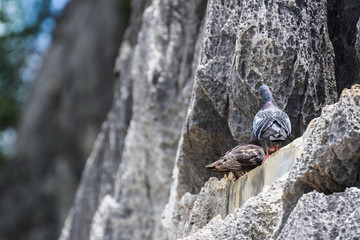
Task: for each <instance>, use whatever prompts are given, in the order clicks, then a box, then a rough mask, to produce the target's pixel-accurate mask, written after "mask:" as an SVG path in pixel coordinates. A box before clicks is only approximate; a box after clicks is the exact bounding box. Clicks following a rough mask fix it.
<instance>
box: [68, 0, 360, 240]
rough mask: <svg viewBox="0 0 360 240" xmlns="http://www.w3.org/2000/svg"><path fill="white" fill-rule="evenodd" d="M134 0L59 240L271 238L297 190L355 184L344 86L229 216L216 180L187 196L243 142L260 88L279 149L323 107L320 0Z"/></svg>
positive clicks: (331, 80)
mask: <svg viewBox="0 0 360 240" xmlns="http://www.w3.org/2000/svg"><path fill="white" fill-rule="evenodd" d="M134 4H135V6H137V7H135V11H136V12H137V13H141V16H142V20H141V22H140V20H136V21H135V20H134V18H133V24H132V25H131V27H130V29H129V33H128V39H126V41H125V42H124V43H123V45H122V48H121V49H120V57H119V60H118V64H117V66H118V70H119V71H120V73H121V77H120V79H119V83H118V87H117V89H116V92H115V100H114V106H113V109H112V110H111V112H110V114H109V118H108V120H107V122H106V123H105V124H104V126H103V131H102V133H101V134H100V136H99V139H98V142H97V145H96V147H95V150H94V152H93V154H92V156H91V157H90V159H89V161H88V163H87V168H86V170H85V172H84V175H83V182H82V184H81V186H80V188H79V190H78V195H77V200H76V202H75V205H74V207H73V210H72V211H71V213H70V215H69V217H68V220H67V224H66V226H65V227H64V229H63V235H62V238H61V239H89V238H90V239H166V238H168V239H178V238H182V237H185V238H187V239H231V238H233V239H244V238H245V239H246V238H252V239H268V238H276V237H278V236H280V234H282V230H283V229H285V226H286V223H287V221H288V220H289V219H290V218H289V216H290V214H291V212H292V211H293V209H294V207H295V206H296V203H297V202H298V200H299V199H300V198H301V197H302V196H303V195H304V194H305V193H307V192H311V191H313V190H317V191H320V192H323V193H332V192H333V191H343V190H344V189H345V188H346V187H348V186H358V179H359V178H358V177H356V176H358V175H357V174H358V172H357V171H358V170H357V169H359V168H358V167H357V166H358V165H356V164H357V162H358V157H357V156H359V155H357V154H359V145H358V144H357V143H358V142H360V138H359V135H358V130H359V129H360V128H359V126H358V123H359V117H358V115H359V114H358V112H359V110H358V108H359V106H358V105H359V99H358V98H359V94H358V88H359V87H358V86H357V87H354V88H353V89H352V90H351V91H350V90H348V91H345V92H344V94H343V96H342V98H341V100H340V102H339V103H338V104H335V105H332V106H329V107H326V108H325V109H324V111H323V116H322V117H321V118H320V119H318V120H315V121H314V122H313V124H311V128H310V129H309V131H311V134H310V136H309V137H308V139H307V142H306V143H305V145H304V152H303V155H301V157H300V156H297V159H296V162H295V165H296V167H294V169H293V170H292V171H291V172H290V173H289V174H288V175H285V176H284V177H283V178H281V179H279V180H278V181H277V182H275V183H274V184H272V185H271V186H267V187H266V189H264V190H263V191H262V192H261V193H260V194H259V195H258V196H257V197H254V198H251V199H249V200H248V201H247V202H245V203H244V205H243V207H241V208H239V209H237V210H235V212H234V213H232V214H229V215H227V214H228V211H227V210H226V208H225V207H224V206H225V205H226V204H227V203H229V201H228V196H227V195H226V194H225V191H224V189H225V188H227V184H228V182H227V180H220V181H219V180H217V179H215V178H211V180H210V182H208V184H206V186H205V188H203V189H202V190H201V188H202V187H203V186H204V184H205V183H206V181H207V180H208V179H209V178H210V177H211V176H219V175H217V174H216V173H215V174H214V173H209V172H207V171H206V170H205V168H204V166H205V165H207V164H209V163H211V162H213V161H215V160H216V159H218V158H219V157H220V156H221V155H222V154H223V153H225V151H226V150H228V149H230V148H231V147H233V146H235V145H236V144H237V142H245V141H247V140H248V136H250V132H251V125H252V120H253V117H254V116H255V114H256V112H257V110H258V106H259V97H258V95H257V89H258V87H259V86H260V85H262V84H264V83H265V84H267V85H268V86H269V87H270V88H271V90H272V92H273V95H274V97H275V100H276V102H277V103H278V105H279V107H280V108H281V109H283V110H284V111H285V112H287V113H288V115H289V117H290V119H291V123H292V126H293V131H292V132H293V135H292V136H291V138H290V139H289V141H291V140H292V139H294V138H296V137H299V136H300V135H302V134H303V133H304V131H305V128H306V126H307V125H308V124H309V122H310V121H311V119H313V118H314V117H318V116H319V115H320V113H321V110H322V107H324V106H325V105H326V104H332V103H334V102H335V101H336V99H337V92H336V90H337V88H336V81H335V70H334V69H335V67H334V57H335V55H334V49H333V45H332V43H331V42H330V40H329V34H328V24H327V23H328V18H327V13H328V12H327V9H328V5H327V1H325V0H321V1H311V0H304V1H294V0H286V1H284V0H281V1H280V0H275V1H262V2H261V1H260V2H259V1H255V0H250V1H240V2H239V1H220V0H209V1H208V2H207V9H205V7H206V1H204V0H197V1H185V0H177V1H169V0H154V1H152V2H148V3H145V1H134ZM205 10H206V15H205ZM133 16H134V15H133ZM140 26H141V27H140ZM193 79H194V81H193ZM191 91H192V94H191ZM190 95H191V99H190ZM129 104H130V107H129ZM186 109H187V112H186ZM356 114H357V115H356ZM347 118H349V120H346V121H345V119H347ZM184 119H185V123H184V124H183V122H184ZM119 120H120V121H119ZM181 126H182V130H181ZM180 130H181V132H180ZM175 156H176V161H175V166H174V162H173V160H174V158H175ZM327 161H331V162H332V164H328V162H327ZM171 174H172V179H171ZM344 175H346V176H344ZM171 180H172V186H171V190H170V184H171ZM169 192H170V195H169ZM166 203H167V205H166V207H165V204H166ZM164 207H165V210H163V209H164ZM161 213H162V216H161V217H160V215H161ZM218 215H219V216H218ZM226 215H227V216H226ZM225 216H226V217H225ZM222 217H225V219H222ZM354 218H355V217H354ZM211 219H212V220H211ZM198 220H199V221H198ZM160 221H161V222H162V224H163V226H161V223H160ZM209 221H210V222H209ZM294 221H295V220H294ZM206 224H207V225H206ZM188 234H189V235H188ZM284 234H285V232H284Z"/></svg>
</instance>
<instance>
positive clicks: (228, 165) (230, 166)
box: [206, 133, 265, 180]
mask: <svg viewBox="0 0 360 240" xmlns="http://www.w3.org/2000/svg"><path fill="white" fill-rule="evenodd" d="M264 158H265V152H264V150H263V149H262V147H261V145H260V141H259V139H257V138H256V136H255V135H254V134H253V133H252V134H251V137H250V141H249V142H248V143H247V144H243V145H238V146H236V147H234V148H233V149H231V150H229V151H228V152H226V153H225V155H224V156H223V157H221V158H220V159H219V160H217V161H215V162H213V163H211V164H209V165H207V166H206V170H208V171H213V172H233V173H234V175H235V180H236V178H237V177H239V176H242V175H244V174H245V173H246V172H248V171H250V170H252V169H254V168H256V167H257V166H259V165H261V163H262V161H263V159H264ZM238 173H239V175H238Z"/></svg>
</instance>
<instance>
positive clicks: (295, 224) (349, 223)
mask: <svg viewBox="0 0 360 240" xmlns="http://www.w3.org/2000/svg"><path fill="white" fill-rule="evenodd" d="M359 204H360V189H358V188H355V187H352V188H348V189H346V191H345V192H342V193H334V194H331V195H325V194H323V193H318V192H311V193H308V194H305V195H304V196H302V197H301V198H300V199H299V201H298V203H297V204H296V207H295V208H294V210H293V211H292V212H291V214H290V216H289V218H288V220H287V222H286V224H285V226H284V228H283V230H282V232H281V234H280V235H279V237H278V238H277V239H293V238H294V236H296V238H297V239H354V238H355V239H356V237H359V236H360V211H359Z"/></svg>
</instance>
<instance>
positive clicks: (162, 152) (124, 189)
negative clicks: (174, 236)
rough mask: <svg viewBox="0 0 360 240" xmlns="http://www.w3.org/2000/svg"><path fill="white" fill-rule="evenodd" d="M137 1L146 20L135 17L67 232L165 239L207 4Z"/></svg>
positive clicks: (69, 234) (71, 235)
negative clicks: (165, 219) (163, 218)
mask: <svg viewBox="0 0 360 240" xmlns="http://www.w3.org/2000/svg"><path fill="white" fill-rule="evenodd" d="M134 4H135V10H134V11H136V12H137V13H138V14H139V15H142V21H141V22H139V21H135V20H134V19H133V21H132V26H131V27H130V30H129V32H128V33H127V36H126V39H125V41H124V42H123V44H122V47H121V49H120V56H119V58H118V62H117V70H118V71H119V72H120V79H119V83H118V86H117V88H116V93H115V100H114V105H113V108H112V110H111V111H110V113H109V117H108V120H107V121H106V122H105V123H104V125H103V130H102V132H101V134H100V135H99V138H98V140H97V144H96V146H95V149H94V152H93V154H92V155H91V157H90V158H89V160H88V162H87V166H86V169H85V171H84V174H83V181H82V183H81V185H80V187H79V189H78V193H77V198H76V202H75V205H74V207H73V208H72V210H71V212H70V214H69V216H68V219H67V221H66V224H65V227H64V229H63V232H62V236H61V239H89V238H90V239H108V238H110V239H165V238H166V235H165V231H164V230H163V229H162V226H161V212H162V210H163V209H164V207H165V204H166V202H167V200H168V197H169V192H170V184H171V182H170V179H171V174H172V170H173V166H174V156H175V154H176V149H177V144H178V141H179V138H180V132H181V127H182V124H183V121H184V119H185V115H186V107H187V106H188V104H189V100H190V95H191V90H192V86H193V81H192V80H193V78H194V73H195V66H196V64H197V62H198V49H199V47H198V46H199V42H198V39H200V38H199V36H201V35H200V34H201V32H200V31H199V29H200V27H201V22H202V18H203V15H204V13H205V6H206V5H205V2H204V1H203V0H201V1H195V2H194V1H192V2H191V3H190V2H188V1H153V2H152V3H151V4H149V5H146V4H145V1H134ZM134 14H135V13H134ZM134 16H136V15H134ZM137 24H141V27H140V26H138V25H137ZM134 28H135V29H138V30H139V32H138V33H137V37H134V35H136V34H134ZM133 34H134V35H133ZM132 37H134V38H132ZM133 40H134V41H135V42H133Z"/></svg>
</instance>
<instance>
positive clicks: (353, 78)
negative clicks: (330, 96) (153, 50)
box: [327, 0, 360, 95]
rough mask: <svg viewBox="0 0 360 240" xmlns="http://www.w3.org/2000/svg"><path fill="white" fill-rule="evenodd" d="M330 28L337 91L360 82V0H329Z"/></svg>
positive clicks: (339, 91)
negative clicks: (358, 42)
mask: <svg viewBox="0 0 360 240" xmlns="http://www.w3.org/2000/svg"><path fill="white" fill-rule="evenodd" d="M327 2H328V3H327V5H328V29H329V36H330V39H331V42H332V44H333V46H334V51H335V77H336V83H337V92H338V94H339V95H340V93H341V92H342V90H343V89H344V88H350V87H351V86H352V85H354V84H355V83H360V59H359V58H357V57H356V52H357V51H359V50H356V48H358V47H356V39H357V34H358V29H357V27H356V23H357V22H358V21H359V17H360V14H359V13H360V1H356V0H341V1H338V0H328V1H327Z"/></svg>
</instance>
